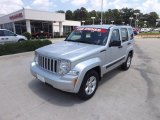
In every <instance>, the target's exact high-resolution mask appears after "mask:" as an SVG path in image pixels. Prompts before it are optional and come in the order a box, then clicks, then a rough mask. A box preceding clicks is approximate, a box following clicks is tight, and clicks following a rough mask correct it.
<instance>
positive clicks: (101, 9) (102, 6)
mask: <svg viewBox="0 0 160 120" xmlns="http://www.w3.org/2000/svg"><path fill="white" fill-rule="evenodd" d="M102 22H103V0H102V1H101V25H102V24H103V23H102Z"/></svg>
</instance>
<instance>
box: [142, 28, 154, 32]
mask: <svg viewBox="0 0 160 120" xmlns="http://www.w3.org/2000/svg"><path fill="white" fill-rule="evenodd" d="M151 31H152V28H141V32H151Z"/></svg>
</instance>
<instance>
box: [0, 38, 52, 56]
mask: <svg viewBox="0 0 160 120" xmlns="http://www.w3.org/2000/svg"><path fill="white" fill-rule="evenodd" d="M49 44H52V42H51V41H49V40H44V41H40V40H34V41H31V40H27V41H24V42H17V43H9V44H4V45H0V56H2V55H9V54H15V53H22V52H29V51H34V50H36V49H37V48H40V47H43V46H46V45H49Z"/></svg>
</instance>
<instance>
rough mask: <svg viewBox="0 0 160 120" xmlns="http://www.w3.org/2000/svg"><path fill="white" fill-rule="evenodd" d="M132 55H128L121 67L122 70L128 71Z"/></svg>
mask: <svg viewBox="0 0 160 120" xmlns="http://www.w3.org/2000/svg"><path fill="white" fill-rule="evenodd" d="M131 62H132V55H131V54H129V55H128V57H127V60H126V62H125V63H123V64H122V65H121V68H122V70H128V69H129V68H130V66H131Z"/></svg>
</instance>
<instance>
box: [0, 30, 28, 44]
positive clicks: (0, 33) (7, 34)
mask: <svg viewBox="0 0 160 120" xmlns="http://www.w3.org/2000/svg"><path fill="white" fill-rule="evenodd" d="M25 40H27V38H26V37H25V36H22V35H17V34H15V33H13V32H11V31H9V30H6V29H0V44H5V43H13V42H21V41H25Z"/></svg>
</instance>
